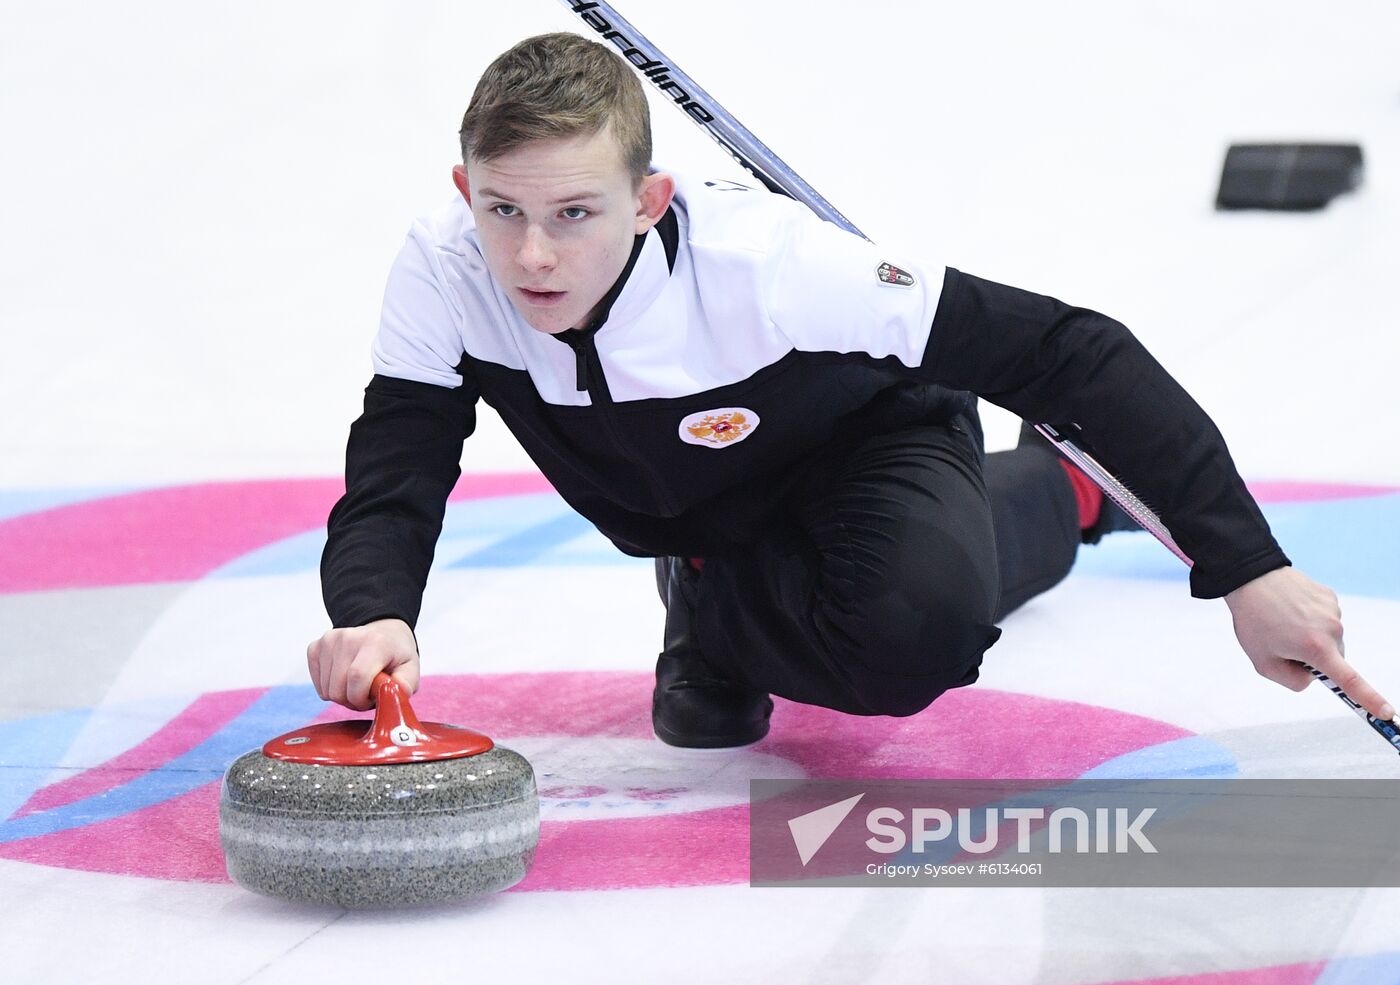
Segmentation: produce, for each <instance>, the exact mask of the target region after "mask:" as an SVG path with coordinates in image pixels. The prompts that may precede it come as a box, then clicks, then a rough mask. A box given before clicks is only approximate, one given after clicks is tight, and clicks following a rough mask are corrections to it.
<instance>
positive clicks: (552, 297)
mask: <svg viewBox="0 0 1400 985" xmlns="http://www.w3.org/2000/svg"><path fill="white" fill-rule="evenodd" d="M516 290H518V291H519V292H520V293H521V295H522V296H523V297H524V298H525V300H526V301H528V302H529V303H530V304H555V303H557V302H558V301H560V300H561V299H562V298H563V297H564V295H565V294H566V293H568V292H567V291H542V290H538V289H536V288H533V287H519V288H516Z"/></svg>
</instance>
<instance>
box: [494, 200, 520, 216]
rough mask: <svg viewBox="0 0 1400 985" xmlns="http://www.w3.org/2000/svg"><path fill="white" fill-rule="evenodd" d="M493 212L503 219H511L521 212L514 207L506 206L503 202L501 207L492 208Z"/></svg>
mask: <svg viewBox="0 0 1400 985" xmlns="http://www.w3.org/2000/svg"><path fill="white" fill-rule="evenodd" d="M491 211H492V212H494V213H496V214H497V215H498V216H500V217H501V218H502V219H509V218H510V217H511V216H513V215H515V214H516V213H517V212H519V211H520V210H519V209H517V208H516V207H515V206H514V205H506V204H505V203H504V202H502V203H501V204H500V205H493V206H491Z"/></svg>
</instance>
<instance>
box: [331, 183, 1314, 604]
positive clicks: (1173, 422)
mask: <svg viewBox="0 0 1400 985" xmlns="http://www.w3.org/2000/svg"><path fill="white" fill-rule="evenodd" d="M373 361H374V370H375V375H374V377H373V379H372V380H371V381H370V384H369V386H368V388H367V389H366V391H365V409H364V414H363V416H361V417H360V418H359V420H357V421H356V422H355V423H354V425H353V426H352V427H351V431H350V440H349V445H348V449H347V452H346V487H347V491H346V494H345V496H344V498H342V499H341V500H340V501H339V502H338V503H337V504H336V506H335V508H334V510H333V511H332V513H331V516H330V520H329V524H328V527H329V540H328V542H327V544H326V549H325V553H324V555H323V557H322V562H321V576H322V587H323V592H324V596H325V601H326V607H327V610H328V611H329V613H330V616H331V619H332V621H333V623H334V624H335V625H336V626H353V625H362V624H364V623H366V622H368V621H371V620H373V619H377V618H384V617H388V616H396V617H398V618H401V619H404V620H405V621H406V622H408V623H409V624H410V625H413V624H415V623H416V620H417V617H418V612H419V606H420V602H421V598H422V592H423V587H424V584H425V582H426V580H427V574H428V568H429V565H430V564H431V562H432V557H433V550H434V546H435V544H436V540H437V536H438V534H439V532H440V530H441V524H442V516H443V510H444V508H445V504H446V501H447V496H448V494H449V492H450V491H451V489H452V487H453V484H454V483H455V482H456V480H457V477H458V475H459V462H460V459H461V454H462V443H463V441H464V440H465V439H466V438H467V437H468V436H469V435H470V434H471V433H472V430H473V428H474V426H475V404H476V401H477V400H478V399H482V400H485V401H486V402H487V403H488V404H490V405H491V406H492V407H493V408H495V409H496V411H497V412H498V413H499V414H500V415H501V417H502V418H503V419H504V420H505V422H506V424H507V425H508V426H509V427H510V429H511V431H512V432H513V433H514V435H515V436H516V438H517V439H518V440H519V441H520V443H521V445H522V446H523V447H524V448H525V450H526V451H527V452H528V453H529V455H530V456H531V458H532V459H533V460H534V462H535V463H536V464H537V465H538V466H539V468H540V470H541V471H542V472H543V473H544V474H545V476H546V477H548V479H549V480H550V482H551V483H553V485H554V487H555V488H556V489H557V490H558V492H559V494H560V495H561V496H562V497H563V498H564V499H565V500H566V501H567V502H568V503H569V505H570V506H572V507H573V508H574V509H576V510H577V511H578V512H579V513H580V514H582V515H583V516H584V517H586V518H588V519H589V520H590V521H592V522H593V523H594V524H595V525H596V526H597V528H598V529H599V530H600V531H601V532H602V533H603V534H604V535H605V536H607V537H608V538H610V539H611V540H612V541H613V543H615V544H616V545H617V546H618V547H619V548H620V549H621V550H623V551H625V552H627V553H629V554H634V555H638V556H651V555H666V554H681V555H689V556H704V555H706V554H709V553H715V552H717V551H723V550H725V549H726V548H731V547H733V546H735V545H736V544H742V543H744V542H746V541H748V540H751V539H753V538H754V537H755V536H757V534H758V532H759V531H760V530H761V529H762V528H763V525H764V522H765V517H766V516H767V515H768V513H769V512H770V511H771V510H772V509H773V508H774V505H775V502H776V500H777V497H778V495H779V490H781V489H782V487H783V481H782V480H783V477H784V475H786V474H787V473H789V472H790V471H791V470H792V469H793V468H794V467H795V466H796V465H797V464H798V463H800V462H801V461H803V460H804V459H807V458H808V457H810V456H811V455H813V454H814V453H817V452H818V451H819V450H820V449H821V448H822V447H823V445H825V444H827V443H828V442H830V441H831V440H832V438H833V436H835V435H837V434H839V433H842V432H846V431H849V430H851V429H853V428H854V429H861V428H872V427H887V426H894V425H897V424H901V423H906V422H908V421H911V420H916V419H922V420H931V421H933V420H951V419H952V418H954V417H955V416H957V415H959V414H963V415H968V416H969V417H970V418H975V409H974V403H975V402H974V401H973V399H972V396H971V394H976V395H978V396H981V397H983V398H985V399H987V400H990V401H992V402H993V403H995V404H998V405H1000V406H1002V407H1005V408H1006V409H1008V410H1010V411H1012V412H1013V413H1015V414H1017V415H1019V416H1021V417H1022V418H1026V419H1028V420H1032V421H1048V422H1051V423H1054V424H1058V425H1060V426H1061V427H1066V426H1072V427H1074V428H1076V430H1075V431H1074V434H1075V437H1076V440H1078V441H1080V442H1081V443H1083V444H1087V445H1088V446H1090V447H1092V448H1093V449H1094V451H1095V453H1096V456H1097V457H1098V458H1099V459H1100V461H1102V462H1103V464H1104V465H1105V466H1106V467H1108V468H1109V469H1110V470H1111V471H1113V472H1114V474H1115V475H1117V476H1118V477H1119V478H1120V479H1122V480H1124V481H1125V482H1126V483H1127V484H1128V485H1129V486H1130V487H1131V488H1133V489H1134V490H1135V491H1137V493H1138V494H1139V495H1140V496H1141V497H1142V498H1143V499H1144V501H1146V502H1147V503H1148V504H1149V505H1151V506H1152V507H1153V508H1154V509H1155V510H1156V511H1157V512H1158V514H1159V515H1160V516H1161V517H1162V519H1163V522H1164V523H1165V524H1166V525H1167V527H1168V528H1169V529H1170V530H1171V532H1172V536H1173V537H1174V538H1175V540H1176V541H1177V543H1178V544H1179V545H1180V546H1181V548H1182V549H1183V550H1184V551H1185V552H1186V553H1187V555H1188V556H1190V557H1192V558H1194V559H1195V562H1196V563H1195V566H1194V568H1193V569H1192V571H1191V591H1192V594H1193V595H1195V596H1197V597H1199V598H1213V597H1218V596H1221V595H1224V594H1226V593H1228V592H1230V591H1232V590H1233V589H1235V588H1237V587H1238V586H1240V585H1242V584H1244V583H1245V582H1247V581H1249V580H1251V579H1253V578H1255V577H1257V576H1259V575H1261V574H1264V573H1265V572H1267V571H1270V570H1273V569H1274V568H1276V567H1279V566H1281V565H1284V564H1287V563H1288V559H1287V558H1286V557H1285V556H1284V555H1283V553H1282V552H1281V551H1280V549H1279V547H1278V544H1277V543H1276V542H1275V541H1274V538H1273V536H1272V535H1271V533H1270V531H1269V527H1268V525H1267V523H1266V522H1265V520H1264V518H1263V516H1262V514H1261V513H1260V511H1259V509H1258V507H1257V505H1256V504H1255V502H1254V500H1253V499H1252V498H1251V496H1250V495H1249V493H1248V491H1247V490H1246V489H1245V486H1244V483H1243V481H1242V480H1241V479H1240V477H1239V475H1238V473H1237V472H1236V470H1235V467H1234V464H1233V462H1232V460H1231V458H1230V455H1229V452H1228V450H1227V449H1226V446H1225V442H1224V440H1223V439H1222V437H1221V435H1220V433H1219V431H1218V430H1217V429H1216V428H1215V426H1214V425H1213V424H1212V422H1211V421H1210V419H1209V418H1208V417H1207V416H1206V415H1205V413H1204V412H1203V411H1202V410H1201V409H1200V408H1199V407H1198V406H1197V405H1196V404H1195V402H1194V401H1193V400H1192V399H1191V398H1190V397H1189V396H1188V395H1187V394H1186V392H1185V391H1184V390H1183V389H1182V388H1181V387H1180V386H1179V385H1178V384H1177V383H1176V382H1175V381H1174V380H1173V379H1172V378H1171V376H1170V375H1168V373H1167V372H1166V371H1165V370H1164V369H1162V367H1161V366H1160V365H1159V364H1158V363H1157V362H1156V360H1154V359H1153V358H1152V356H1151V355H1149V354H1148V352H1147V351H1146V350H1145V349H1144V348H1143V347H1142V345H1141V344H1140V343H1139V342H1138V341H1137V340H1136V339H1135V338H1134V337H1133V336H1132V334H1131V333H1130V332H1129V331H1128V330H1127V329H1126V328H1124V327H1123V326H1122V325H1121V324H1119V323H1118V322H1116V321H1113V320H1112V319H1110V318H1107V317H1105V316H1103V315H1101V314H1098V313H1096V312H1093V311H1089V310H1087V309H1084V308H1075V307H1071V306H1069V305H1066V304H1063V303H1061V302H1059V301H1056V300H1054V299H1053V298H1049V297H1044V296H1041V295H1036V294H1031V293H1029V292H1026V291H1022V290H1018V289H1016V288H1011V287H1005V286H1002V285H999V284H995V283H992V282H990V281H986V280H982V279H980V278H977V277H973V276H971V275H969V274H965V273H962V272H960V271H958V270H955V269H953V268H951V267H946V268H944V267H936V266H926V265H921V264H919V263H918V262H915V261H912V260H909V259H906V258H903V257H896V256H891V255H887V252H886V251H883V250H881V249H879V248H878V247H875V246H873V245H871V244H870V243H867V242H865V241H864V240H862V239H860V238H859V237H856V236H853V235H850V234H848V233H846V232H844V231H842V230H840V229H838V228H837V227H835V226H833V225H831V224H829V223H826V222H823V221H821V220H820V219H818V218H816V217H815V216H814V215H813V214H812V213H811V212H810V211H809V210H808V209H806V207H804V206H802V205H800V204H797V203H795V202H792V201H789V200H788V199H785V198H783V197H781V196H778V195H773V194H769V193H767V192H764V191H756V190H748V189H744V188H743V187H742V186H738V185H735V184H734V183H732V182H728V181H722V182H698V181H691V180H687V179H686V178H684V177H682V176H677V194H676V198H675V202H674V204H673V206H672V208H671V209H670V210H669V211H668V213H667V214H666V216H665V217H664V219H663V220H662V222H661V223H659V224H658V226H657V227H656V228H655V229H653V230H651V231H650V232H648V233H647V234H645V235H643V236H639V237H637V238H636V242H635V244H634V247H633V250H632V255H631V257H630V259H629V260H628V263H627V267H626V269H625V270H624V271H623V273H622V275H621V277H620V278H619V279H618V281H617V283H616V284H615V285H614V287H613V289H612V291H611V292H610V293H609V295H608V297H607V298H605V301H604V305H603V315H602V317H601V318H600V319H598V320H596V321H595V323H594V325H592V326H591V327H589V328H587V329H576V330H570V331H567V332H564V333H562V334H561V335H558V336H551V335H548V334H546V333H543V332H540V331H537V330H536V329H533V328H531V327H530V326H529V325H528V324H526V323H525V322H524V320H523V319H521V317H520V316H519V315H518V314H517V313H516V311H515V309H514V308H513V307H512V305H511V303H510V300H509V298H508V297H507V296H506V294H505V293H504V292H503V290H502V289H501V288H500V287H499V286H498V285H497V284H496V283H495V282H494V281H493V280H492V279H491V277H490V275H489V274H488V272H487V269H486V264H485V261H484V260H483V258H482V253H481V248H480V244H479V241H478V239H477V234H476V229H475V226H474V223H473V221H472V216H471V212H470V210H469V209H468V208H467V206H466V203H465V202H463V201H462V200H461V199H460V198H458V199H456V200H455V201H454V202H453V204H452V205H451V206H450V207H448V208H447V209H444V210H443V211H442V212H440V213H438V214H436V215H435V216H433V217H431V218H428V219H424V220H421V221H419V222H418V223H415V225H414V226H413V228H412V230H411V231H410V233H409V236H408V240H407V242H406V244H405V245H404V247H403V250H402V251H401V252H400V254H399V256H398V258H397V260H396V261H395V263H394V266H393V269H392V270H391V272H390V275H389V282H388V287H387V289H386V293H385V299H384V308H383V314H382V318H381V324H380V329H379V333H378V336H377V337H376V339H375V342H374V346H373Z"/></svg>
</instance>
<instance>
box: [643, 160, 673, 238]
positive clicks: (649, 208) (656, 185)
mask: <svg viewBox="0 0 1400 985" xmlns="http://www.w3.org/2000/svg"><path fill="white" fill-rule="evenodd" d="M675 195H676V182H675V180H674V179H672V177H671V176H670V175H669V174H666V173H665V172H664V171H657V172H656V173H655V174H649V175H647V176H646V177H645V178H643V179H642V184H641V187H640V188H638V189H637V235H638V236H640V235H641V234H642V233H644V232H646V231H647V230H648V229H650V228H651V227H652V226H654V225H656V224H657V223H658V222H660V221H661V217H662V216H663V215H665V214H666V209H667V208H668V207H669V206H670V204H671V199H672V198H674V197H675Z"/></svg>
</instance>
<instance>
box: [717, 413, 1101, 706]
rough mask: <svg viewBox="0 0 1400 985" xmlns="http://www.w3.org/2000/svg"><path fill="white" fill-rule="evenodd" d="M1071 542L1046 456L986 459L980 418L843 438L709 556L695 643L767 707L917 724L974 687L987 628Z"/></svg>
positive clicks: (1047, 580) (1072, 532)
mask: <svg viewBox="0 0 1400 985" xmlns="http://www.w3.org/2000/svg"><path fill="white" fill-rule="evenodd" d="M1078 545H1079V526H1078V514H1077V510H1076V507H1075V501H1074V493H1073V491H1072V488H1071V486H1070V484H1069V481H1068V479H1067V477H1066V476H1065V474H1064V471H1063V470H1062V469H1061V467H1060V465H1059V464H1058V462H1057V461H1056V459H1055V455H1054V453H1053V452H1052V451H1049V449H1039V448H1018V449H1015V450H1012V451H1007V452H997V453H993V454H991V455H984V454H983V452H982V447H981V429H980V426H979V424H978V422H977V420H976V417H975V412H974V414H973V416H971V417H958V418H955V419H954V421H953V423H952V424H942V425H939V424H932V425H931V424H917V425H910V426H907V427H904V428H900V429H898V430H894V431H890V432H886V433H878V434H871V435H866V436H861V437H854V438H846V439H844V440H843V441H842V442H840V443H839V444H838V445H837V446H835V447H832V448H828V449H825V450H824V451H823V453H822V455H821V456H820V457H819V458H818V459H816V460H814V461H813V462H811V463H809V464H808V466H807V467H806V470H805V472H804V474H803V475H802V477H801V478H800V480H799V481H797V482H795V483H794V484H793V487H792V489H791V491H790V493H789V494H788V496H787V498H786V502H785V509H784V510H782V511H780V513H779V514H778V516H777V518H776V519H775V522H774V525H773V526H772V527H771V529H769V530H768V531H767V532H766V533H765V535H764V536H763V537H761V538H760V539H759V540H758V541H757V542H756V543H755V544H753V545H750V546H746V547H745V548H744V549H742V550H736V551H734V552H732V553H727V554H717V555H712V556H710V557H707V558H706V559H705V566H704V570H703V571H702V572H701V576H700V581H699V588H698V596H697V602H696V612H695V618H696V626H695V628H696V632H697V642H698V643H699V647H700V652H701V653H702V654H704V657H705V659H706V661H707V662H709V663H710V664H712V665H713V666H714V668H715V669H716V670H717V671H719V672H721V673H723V674H725V675H727V676H729V677H730V678H732V679H735V680H738V681H742V682H744V683H746V684H748V685H750V686H752V687H754V688H757V689H759V690H762V691H766V692H768V693H770V694H777V695H781V696H782V697H785V698H788V699H791V700H793V701H799V702H802V703H805V704H814V705H822V706H825V707H828V708H834V709H837V710H838V711H844V712H849V713H852V714H858V715H911V714H913V713H915V712H917V711H919V710H921V709H923V708H925V707H927V706H928V704H929V703H930V702H932V701H933V700H934V699H935V698H937V697H938V696H939V695H940V694H942V693H943V692H944V691H946V690H948V689H949V688H954V687H963V686H965V685H968V684H971V683H972V682H973V681H975V680H976V679H977V672H978V667H979V666H980V664H981V662H982V655H983V653H984V652H985V651H986V650H987V648H988V647H990V646H991V645H992V644H993V643H995V642H996V640H997V638H998V637H999V636H1000V635H1001V630H1000V629H998V628H997V627H996V626H995V625H994V624H995V623H996V622H997V621H999V620H1000V619H1001V618H1002V617H1003V616H1004V615H1006V614H1007V613H1008V612H1010V611H1011V610H1013V609H1015V608H1016V607H1017V606H1019V605H1021V604H1022V603H1024V602H1026V601H1027V600H1028V599H1030V598H1032V597H1033V596H1035V595H1037V594H1039V593H1040V592H1043V591H1045V590H1046V589H1048V588H1050V587H1051V586H1052V585H1054V584H1056V583H1057V582H1059V581H1060V580H1061V579H1063V578H1064V577H1065V575H1066V574H1067V573H1068V572H1069V569H1070V566H1071V564H1072V563H1073V561H1074V555H1075V551H1076V549H1077V548H1078Z"/></svg>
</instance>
